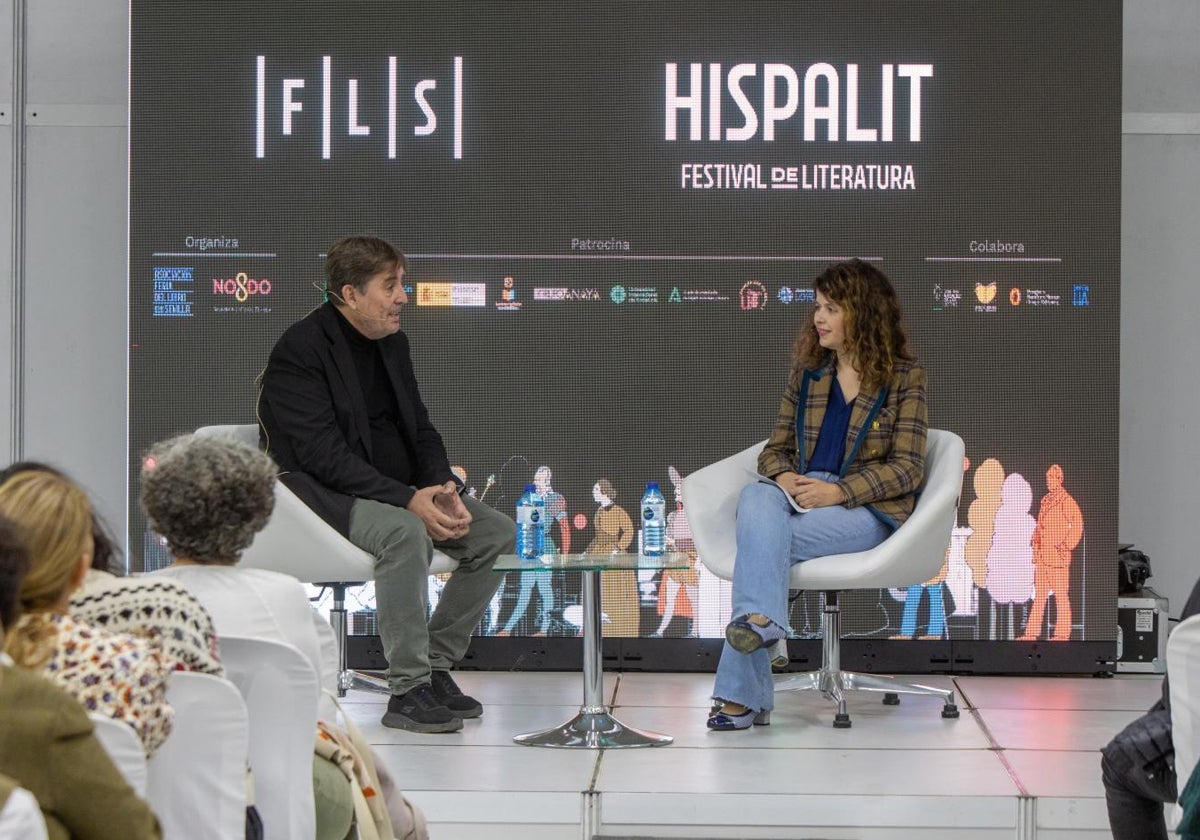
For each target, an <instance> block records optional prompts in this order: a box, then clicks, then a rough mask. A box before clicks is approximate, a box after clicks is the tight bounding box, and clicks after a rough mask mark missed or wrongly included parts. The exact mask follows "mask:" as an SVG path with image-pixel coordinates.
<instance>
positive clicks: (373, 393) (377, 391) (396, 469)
mask: <svg viewBox="0 0 1200 840" xmlns="http://www.w3.org/2000/svg"><path fill="white" fill-rule="evenodd" d="M333 311H334V312H337V316H338V326H340V327H341V328H342V333H343V334H344V335H345V336H346V343H347V344H348V345H349V347H350V355H351V357H352V358H353V359H354V370H355V372H356V373H357V374H358V384H359V387H361V388H362V395H363V400H364V401H365V402H366V404H367V416H368V417H369V418H370V425H371V441H370V444H371V446H370V449H371V464H372V466H374V467H375V469H377V470H379V471H380V472H381V473H383V474H384V475H386V476H388V477H390V478H394V479H396V480H397V481H402V482H404V483H405V484H409V485H411V484H412V483H413V481H414V480H415V473H416V464H415V463H414V462H415V460H416V459H415V456H414V454H413V448H412V442H411V441H409V440H408V438H407V437H406V436H405V434H404V432H403V430H402V426H401V424H400V411H399V408H398V405H399V403H398V402H397V400H398V399H399V398H401V397H403V396H407V395H401V394H397V393H396V391H395V389H394V388H393V387H392V380H391V377H389V376H388V373H387V368H386V367H384V364H383V357H382V355H381V354H380V352H379V342H378V341H374V340H372V339H370V338H367V337H366V336H365V335H363V334H362V333H360V332H359V331H358V330H357V329H356V328H355V326H354V325H353V324H351V323H350V321H349V320H347V318H346V316H345V315H343V314H342V313H341V312H340V311H339V310H338V308H337V307H336V306H334V307H333Z"/></svg>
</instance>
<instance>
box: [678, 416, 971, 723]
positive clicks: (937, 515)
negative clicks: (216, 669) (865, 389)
mask: <svg viewBox="0 0 1200 840" xmlns="http://www.w3.org/2000/svg"><path fill="white" fill-rule="evenodd" d="M765 445H766V441H762V442H760V443H757V444H755V445H754V446H751V447H750V448H748V449H745V450H743V451H741V452H739V453H737V454H736V455H732V456H730V457H729V458H726V459H724V460H723V461H718V462H717V463H715V464H711V465H709V466H707V467H704V468H703V469H700V470H697V471H696V472H694V473H692V474H691V475H689V476H688V477H687V478H685V479H684V480H683V500H684V505H685V506H686V507H687V511H688V522H689V523H691V526H692V537H693V539H694V540H695V543H696V550H697V552H698V553H699V555H700V560H701V562H702V563H703V564H704V565H705V566H706V567H707V568H708V569H709V571H711V572H712V573H713V574H714V575H716V576H717V577H720V578H724V579H725V580H732V579H733V565H734V559H735V558H736V556H737V532H736V520H737V503H738V496H739V495H740V494H741V491H742V488H743V487H744V486H745V485H746V484H748V483H749V482H751V481H753V480H754V479H753V474H754V473H755V472H756V469H757V462H758V454H759V453H760V452H761V451H762V449H763V447H764V446H765ZM964 453H965V447H964V445H963V442H962V438H960V437H959V436H958V435H956V434H954V433H953V432H947V431H941V430H938V429H930V430H929V438H928V442H927V444H926V451H925V482H924V484H923V485H922V489H921V494H920V496H919V497H918V499H917V504H916V508H915V509H914V511H913V513H912V515H911V516H910V517H909V518H908V519H907V520H905V522H904V524H903V525H901V526H900V528H898V529H897V530H896V531H895V533H893V534H892V535H891V536H890V537H888V538H887V539H886V540H884V541H883V542H882V543H881V544H879V545H878V546H876V547H875V548H873V549H871V550H870V551H863V552H859V553H856V554H835V555H830V556H828V557H815V558H813V559H812V560H806V561H805V562H803V563H797V564H795V565H794V566H792V573H791V580H790V585H791V588H792V589H810V590H825V612H824V615H823V616H822V620H821V630H822V637H823V640H822V662H821V668H820V669H819V670H817V671H810V672H807V673H802V674H797V675H793V676H787V677H782V678H779V679H777V680H776V682H775V690H776V691H811V690H816V691H820V692H821V693H822V694H824V695H825V696H826V697H828V698H829V699H830V700H833V701H834V702H836V703H837V705H838V711H837V715H836V717H835V718H834V724H833V725H834V726H835V727H838V728H846V727H849V726H850V716H849V715H848V714H847V712H846V701H845V698H844V696H843V694H842V692H843V691H845V690H850V689H864V690H867V691H880V692H884V702H885V703H887V704H889V705H894V704H895V703H897V702H899V697H898V695H899V694H927V695H935V696H938V697H941V698H942V700H943V704H944V705H943V708H942V716H943V717H950V718H954V717H958V707H957V706H956V705H955V703H954V692H953V691H952V690H948V689H941V688H933V687H931V686H924V685H918V684H912V683H902V682H899V681H897V680H894V679H892V678H890V677H879V676H875V675H873V674H858V673H854V672H850V671H842V670H841V644H840V638H839V633H840V627H841V615H840V611H839V607H838V591H839V590H842V589H887V588H890V587H908V586H911V585H912V584H914V583H921V582H923V581H926V580H929V579H930V578H931V577H933V576H934V575H935V574H936V573H937V571H938V569H940V568H941V566H942V562H943V561H944V560H945V557H946V549H947V548H948V547H949V545H950V532H951V529H952V528H953V527H954V521H955V514H956V513H957V510H958V498H959V494H960V493H961V492H962V479H963V468H962V465H963V455H964Z"/></svg>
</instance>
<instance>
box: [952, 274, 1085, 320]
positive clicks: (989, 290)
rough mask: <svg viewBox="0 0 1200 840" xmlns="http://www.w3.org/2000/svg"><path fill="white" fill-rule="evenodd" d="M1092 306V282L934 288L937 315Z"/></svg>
mask: <svg viewBox="0 0 1200 840" xmlns="http://www.w3.org/2000/svg"><path fill="white" fill-rule="evenodd" d="M1091 305H1092V287H1091V284H1090V283H1071V284H1069V285H1064V286H1063V287H1062V288H1057V289H1035V288H1030V287H1028V286H1018V285H1013V284H1006V283H1002V282H1000V281H997V280H985V281H979V282H976V283H975V284H974V285H973V286H970V287H965V286H961V287H960V286H950V285H943V284H941V283H938V284H937V285H935V286H934V287H933V303H932V309H933V311H934V312H946V311H951V310H960V309H961V310H967V311H973V312H999V311H1000V309H1001V308H1022V307H1035V308H1045V307H1050V308H1063V307H1077V308H1082V307H1090V306H1091Z"/></svg>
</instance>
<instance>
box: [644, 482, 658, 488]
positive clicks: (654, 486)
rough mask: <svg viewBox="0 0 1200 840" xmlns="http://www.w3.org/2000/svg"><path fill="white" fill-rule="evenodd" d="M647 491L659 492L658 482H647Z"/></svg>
mask: <svg viewBox="0 0 1200 840" xmlns="http://www.w3.org/2000/svg"><path fill="white" fill-rule="evenodd" d="M646 489H647V490H657V489H658V482H657V481H647V482H646Z"/></svg>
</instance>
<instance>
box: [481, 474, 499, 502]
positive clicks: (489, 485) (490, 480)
mask: <svg viewBox="0 0 1200 840" xmlns="http://www.w3.org/2000/svg"><path fill="white" fill-rule="evenodd" d="M495 483H496V475H495V473H493V474H492V475H489V476H488V477H487V484H485V485H484V486H483V492H482V493H480V494H479V501H481V502H482V501H483V497H484V496H486V495H487V492H488V491H489V490H491V489H492V485H493V484H495Z"/></svg>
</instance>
